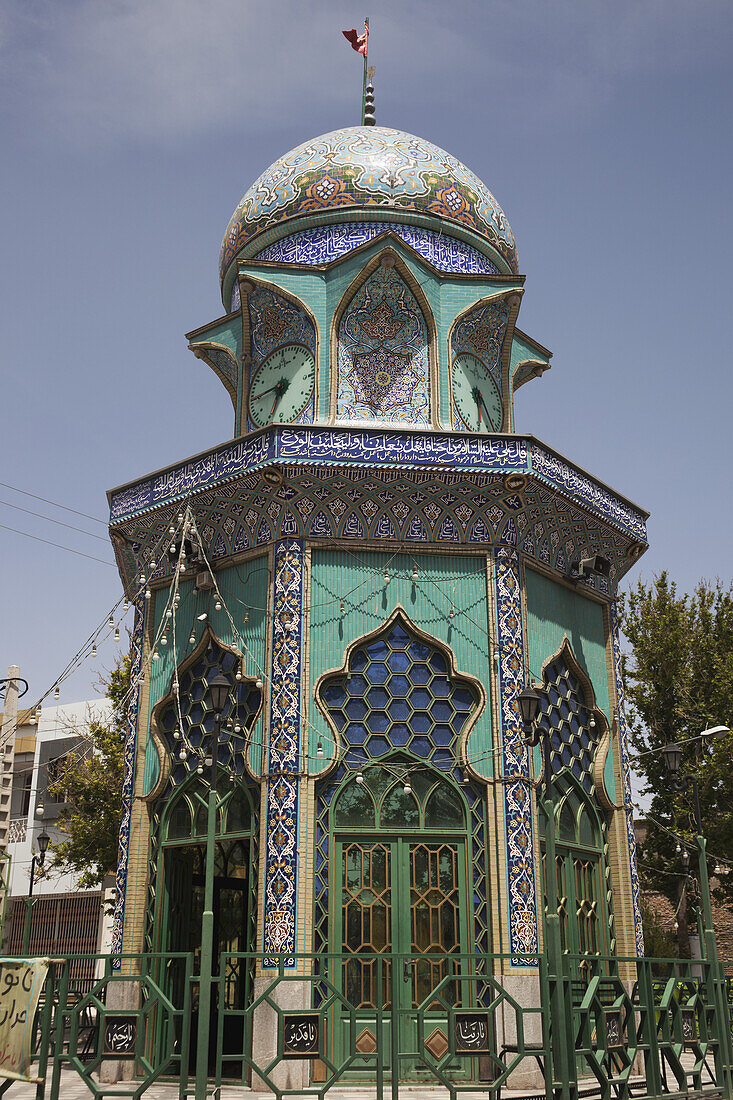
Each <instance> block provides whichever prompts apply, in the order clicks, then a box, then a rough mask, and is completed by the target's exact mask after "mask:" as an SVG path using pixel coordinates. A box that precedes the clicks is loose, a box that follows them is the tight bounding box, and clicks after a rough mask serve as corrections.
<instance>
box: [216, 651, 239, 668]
mask: <svg viewBox="0 0 733 1100" xmlns="http://www.w3.org/2000/svg"><path fill="white" fill-rule="evenodd" d="M236 659H237V658H236V657H235V656H234V654H233V653H229V651H228V650H226V649H225V650H224V652H223V654H220V656H219V665H220V667H221V670H222V672H231V670H232V669H233V668H234V662H235V661H236Z"/></svg>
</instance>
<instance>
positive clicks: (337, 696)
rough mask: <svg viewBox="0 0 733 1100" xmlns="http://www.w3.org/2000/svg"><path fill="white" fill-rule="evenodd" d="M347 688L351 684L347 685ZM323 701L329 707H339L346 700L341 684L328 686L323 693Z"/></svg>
mask: <svg viewBox="0 0 733 1100" xmlns="http://www.w3.org/2000/svg"><path fill="white" fill-rule="evenodd" d="M349 687H351V683H349ZM323 699H324V702H325V703H326V704H327V705H328V706H329V707H340V706H342V705H343V702H344V700H345V699H346V692H345V691H344V689H343V687H342V685H341V684H329V686H328V687H327V688H326V690H325V691H324V692H323Z"/></svg>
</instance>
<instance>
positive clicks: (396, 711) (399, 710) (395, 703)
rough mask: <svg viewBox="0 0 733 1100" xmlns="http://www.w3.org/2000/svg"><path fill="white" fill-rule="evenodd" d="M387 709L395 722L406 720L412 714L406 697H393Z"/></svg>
mask: <svg viewBox="0 0 733 1100" xmlns="http://www.w3.org/2000/svg"><path fill="white" fill-rule="evenodd" d="M387 710H388V711H389V713H390V717H391V718H392V719H393V720H394V721H395V722H404V721H405V720H406V719H407V718H409V716H410V708H409V706H408V703H407V700H406V699H393V700H392V702H391V703H390V704H389V706H388V707H387Z"/></svg>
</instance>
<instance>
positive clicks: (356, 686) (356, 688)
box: [348, 676, 369, 695]
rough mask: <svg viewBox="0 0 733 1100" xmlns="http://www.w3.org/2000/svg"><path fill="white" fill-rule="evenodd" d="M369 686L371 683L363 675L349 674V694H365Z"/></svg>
mask: <svg viewBox="0 0 733 1100" xmlns="http://www.w3.org/2000/svg"><path fill="white" fill-rule="evenodd" d="M368 687H369V684H368V682H367V681H366V680H365V678H364V677H363V676H349V682H348V688H349V695H363V694H364V692H365V691H366V690H367V688H368Z"/></svg>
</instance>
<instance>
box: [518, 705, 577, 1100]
mask: <svg viewBox="0 0 733 1100" xmlns="http://www.w3.org/2000/svg"><path fill="white" fill-rule="evenodd" d="M517 703H518V704H519V712H520V715H521V718H522V729H523V733H524V739H525V742H526V743H527V745H530V746H534V745H540V747H541V749H542V765H543V766H542V771H543V786H542V791H543V794H542V795H540V788H539V786H538V788H537V804H538V808H539V809H541V810H542V813H543V814H544V818H545V891H546V894H547V910H546V913H545V954H546V956H547V977H548V979H549V984H550V1008H551V1019H552V1028H551V1038H552V1065H553V1067H554V1076H555V1079H556V1080H557V1081H559V1082H560V1083H561V1084H560V1087H559V1088H558V1089H556V1090H555V1093H556V1095H559V1096H565V1097H572V1096H574V1095H575V1093H576V1091H577V1090H576V1086H575V1081H576V1074H575V1057H574V1053H571V1045H572V1039H571V1036H572V1034H573V1021H572V1015H571V1012H572V1008H571V1005H570V1001H569V998H568V992H569V991H568V988H567V979H566V975H565V973H564V966H563V954H562V937H561V934H560V914H559V912H558V890H557V858H556V853H555V806H554V802H553V799H552V761H551V748H552V746H551V744H550V736H549V733H548V732H547V731H543V730H541V729H540V728H539V727H538V726H536V725H535V723H536V720H537V716H538V714H539V709H540V696H539V694H538V693H537V692H536V691H535V690H534V688H525V689H524V690H523V691H521V692H520V693H519V695H518V696H517Z"/></svg>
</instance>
